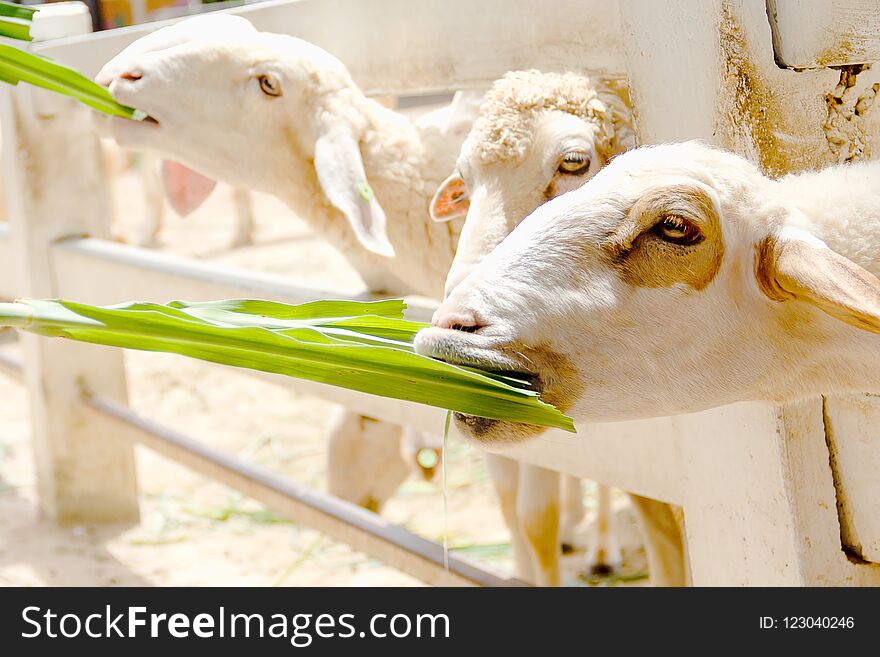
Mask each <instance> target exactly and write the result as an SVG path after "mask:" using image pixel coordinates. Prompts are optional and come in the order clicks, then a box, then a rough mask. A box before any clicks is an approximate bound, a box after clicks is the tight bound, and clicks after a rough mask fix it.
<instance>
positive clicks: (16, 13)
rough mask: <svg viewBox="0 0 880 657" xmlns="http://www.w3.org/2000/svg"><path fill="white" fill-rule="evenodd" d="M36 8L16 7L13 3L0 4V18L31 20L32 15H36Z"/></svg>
mask: <svg viewBox="0 0 880 657" xmlns="http://www.w3.org/2000/svg"><path fill="white" fill-rule="evenodd" d="M37 11H38V10H37V8H36V7H28V6H26V5H18V4H15V3H14V2H0V16H8V17H9V18H20V19H22V20H26V21H29V20H32V19H33V17H34V14H36V13H37Z"/></svg>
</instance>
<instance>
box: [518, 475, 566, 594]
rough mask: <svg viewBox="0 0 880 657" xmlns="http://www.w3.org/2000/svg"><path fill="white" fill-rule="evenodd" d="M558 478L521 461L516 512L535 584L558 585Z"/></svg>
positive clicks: (559, 580) (559, 579)
mask: <svg viewBox="0 0 880 657" xmlns="http://www.w3.org/2000/svg"><path fill="white" fill-rule="evenodd" d="M559 477H560V474H559V473H558V472H556V471H554V470H548V469H546V468H539V467H537V466H534V465H526V464H525V463H522V464H520V469H519V487H518V490H517V500H516V512H517V515H518V516H519V522H520V526H521V527H522V531H523V534H524V535H525V537H526V543H527V545H528V546H529V548H530V552H531V557H532V566H533V568H534V573H535V584H537V585H538V586H559V584H560V582H561V576H560V572H559V552H560V550H559Z"/></svg>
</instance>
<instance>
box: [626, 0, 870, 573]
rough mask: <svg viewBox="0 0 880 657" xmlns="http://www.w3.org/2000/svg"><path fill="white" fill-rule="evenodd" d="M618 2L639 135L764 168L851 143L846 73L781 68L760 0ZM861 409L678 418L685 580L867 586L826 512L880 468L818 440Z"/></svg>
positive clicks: (864, 528)
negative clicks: (689, 142)
mask: <svg viewBox="0 0 880 657" xmlns="http://www.w3.org/2000/svg"><path fill="white" fill-rule="evenodd" d="M621 12H622V15H621V18H622V23H623V33H624V42H625V44H626V50H627V57H628V61H629V66H628V73H629V81H630V86H631V92H632V96H633V101H634V104H635V107H636V110H637V130H638V134H639V137H640V139H641V141H642V143H662V142H668V141H679V140H683V139H695V138H696V139H703V140H706V141H707V142H709V143H713V144H715V145H718V146H723V147H725V148H727V149H729V150H733V151H735V152H737V153H739V154H741V155H743V156H744V157H746V158H748V159H750V160H751V161H752V162H754V163H755V164H756V165H758V166H759V167H760V168H761V169H762V170H763V171H764V173H766V174H767V175H771V176H779V175H782V174H785V173H788V172H792V171H799V170H802V169H807V168H817V167H821V166H824V165H827V164H831V163H836V162H837V161H839V157H840V153H843V154H847V153H849V152H850V149H841V148H840V147H839V144H840V138H839V136H837V135H836V134H834V135H832V134H828V132H827V131H828V130H829V125H830V124H831V121H830V120H829V111H831V110H830V109H829V105H828V100H827V99H828V98H829V96H830V94H832V93H843V92H840V91H839V89H840V81H841V79H842V77H841V76H842V75H844V74H845V73H846V72H842V71H839V70H831V69H817V70H810V71H804V72H800V71H794V70H787V69H783V68H780V67H779V66H777V64H776V61H775V59H774V47H773V42H772V34H771V27H770V22H769V19H768V16H767V7H766V3H765V2H764V0H708V1H707V0H679V2H676V3H675V4H674V6H673V5H669V4H668V3H664V4H662V5H661V4H660V3H642V2H638V0H622V1H621ZM855 76H858V81H857V82H856V80H855ZM878 79H880V78H878V77H877V73H876V72H875V71H870V70H865V71H861V72H858V73H852V82H853V83H854V85H850V87H853V92H852V94H851V97H847V98H841V99H840V100H841V105H843V104H845V102H846V103H851V104H854V103H855V102H856V100H857V98H858V94H859V93H861V92H862V91H864V90H867V89H870V88H872V87H871V85H872V84H874V83H876V82H877V80H878ZM850 87H846V89H849V88H850ZM860 90H861V91H860ZM844 101H845V102H844ZM837 105H838V104H837V103H834V104H832V107H831V109H834V108H835V107H837ZM851 114H852V113H851ZM856 114H858V113H856ZM837 118H839V119H840V120H839V121H836V122H835V123H834V125H835V126H837V127H838V129H839V130H840V132H841V133H844V132H847V130H849V132H848V133H847V134H850V136H851V139H853V140H862V142H863V145H866V146H865V147H866V148H868V147H872V146H873V147H874V148H876V147H877V144H876V140H877V135H878V134H880V132H878V129H877V125H878V124H877V118H876V115H871V116H870V117H867V118H865V117H859V121H864V125H862V124H861V123H858V122H857V124H853V125H844V124H845V122H846V120H849V119H846V117H845V116H841V117H837ZM868 119H870V121H871V123H869V122H868ZM841 126H842V127H841ZM835 140H836V141H835ZM867 412H868V411H867V410H866V409H864V408H851V409H850V408H844V407H842V406H841V405H840V404H839V403H835V402H833V401H832V403H831V406H830V412H829V413H828V414H826V413H825V408H824V406H823V402H822V400H821V399H818V398H815V399H811V400H807V401H803V402H800V403H798V404H786V405H783V406H779V407H775V408H773V407H768V406H763V405H755V404H751V405H749V404H740V405H735V406H731V407H723V408H720V409H714V411H713V412H712V413H702V414H697V415H693V416H682V417H680V418H674V420H673V421H674V422H675V425H676V426H677V427H678V428H679V431H680V432H681V435H682V436H683V439H682V442H681V450H682V454H681V458H682V461H683V465H684V467H683V470H684V472H685V479H686V481H685V486H684V488H685V491H684V500H683V504H684V508H685V516H686V521H687V533H688V544H689V549H690V554H691V564H692V566H693V579H694V583H695V584H716V585H717V584H727V585H731V584H740V585H742V584H763V585H768V584H777V585H795V584H806V585H816V584H837V585H841V584H853V583H861V584H865V583H869V584H872V585H876V583H877V582H878V581H880V567H878V566H873V565H869V564H865V563H862V562H859V561H858V560H853V559H852V558H851V555H850V556H848V555H847V554H845V552H844V546H843V544H842V540H841V524H840V519H839V516H838V513H837V512H836V509H835V506H836V502H835V497H836V496H837V497H841V496H842V499H843V500H844V501H845V502H853V503H855V502H856V501H857V500H847V498H846V496H845V492H846V491H845V490H843V489H844V488H850V489H851V490H853V491H856V490H859V491H865V490H868V486H867V484H866V483H865V482H866V481H873V479H875V478H876V477H873V478H872V479H870V480H869V479H868V472H867V470H866V468H864V467H861V468H854V467H852V463H853V462H854V461H856V460H857V459H858V458H859V456H858V455H860V454H862V453H864V452H865V450H864V449H862V450H861V451H860V450H859V449H856V448H855V447H854V448H853V449H851V450H848V451H843V450H840V453H839V455H838V456H839V458H837V459H832V465H833V466H835V467H836V468H837V470H838V472H836V473H835V472H832V466H831V465H829V449H828V445H827V444H826V441H829V440H832V439H840V438H843V437H842V436H834V435H829V434H828V433H827V432H826V426H825V424H826V421H827V420H834V421H835V422H834V423H835V425H836V427H837V431H836V432H835V433H840V434H844V433H846V434H848V435H847V436H846V438H845V440H846V441H847V442H848V443H853V442H854V441H859V440H860V439H861V442H860V443H859V444H863V443H865V444H866V443H868V442H869V439H870V438H871V433H872V431H873V429H872V428H871V424H872V423H871V422H870V421H869V417H868V416H867V415H866V413H867ZM874 412H875V413H877V415H874V416H873V417H877V416H880V412H878V411H876V410H875V411H874ZM853 413H854V414H856V417H855V419H857V420H860V421H858V422H857V421H854V418H853V415H852V414H853ZM841 442H842V441H841V440H838V444H840V443H841ZM874 442H875V443H876V436H874ZM853 453H855V454H856V456H855V457H854V456H853ZM835 461H836V462H835ZM841 465H845V466H848V467H846V468H841ZM841 472H843V473H844V474H846V475H847V477H848V478H847V479H846V480H844V479H843V478H842V477H841V474H840V473H841ZM871 474H872V475H873V473H871ZM835 479H837V480H836V481H835ZM841 482H843V484H841ZM853 482H856V483H857V486H856V484H854V483H853ZM861 497H862V498H865V497H866V496H865V495H864V494H862V495H861ZM861 501H862V502H863V503H867V504H869V505H870V504H871V502H870V501H868V500H865V499H862V500H861ZM850 507H853V508H852V509H850V511H851V515H852V516H853V517H854V518H855V520H856V521H858V523H857V526H856V523H855V522H854V523H853V527H854V528H853V529H852V530H851V531H849V534H850V535H852V534H855V533H856V531H861V532H863V533H864V532H871V531H873V530H874V529H875V528H876V523H866V522H865V521H864V520H863V519H862V518H863V516H864V511H865V509H864V507H861V508H855V507H854V506H853V505H850ZM850 507H847V508H850ZM845 510H846V509H845ZM844 529H845V530H846V529H847V527H844ZM844 533H845V534H846V533H847V532H846V531H845V532H844ZM868 538H871V537H870V536H868ZM866 556H867V553H866Z"/></svg>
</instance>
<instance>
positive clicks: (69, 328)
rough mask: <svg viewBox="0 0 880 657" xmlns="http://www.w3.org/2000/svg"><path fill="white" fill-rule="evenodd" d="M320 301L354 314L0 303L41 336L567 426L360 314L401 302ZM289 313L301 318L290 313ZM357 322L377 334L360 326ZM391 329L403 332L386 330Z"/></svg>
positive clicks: (514, 385) (249, 305)
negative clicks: (430, 355) (415, 347)
mask: <svg viewBox="0 0 880 657" xmlns="http://www.w3.org/2000/svg"><path fill="white" fill-rule="evenodd" d="M261 303H262V304H266V303H268V304H270V305H269V306H260V305H259V304H261ZM334 303H335V304H340V303H341V304H343V305H335V306H334V305H332V304H334ZM328 304H330V305H327V306H325V308H328V309H330V310H336V311H338V310H343V309H344V310H345V311H346V312H355V315H354V316H353V317H348V318H345V317H342V318H340V317H325V318H320V317H318V316H316V308H317V306H311V307H308V308H305V309H301V308H300V307H298V306H287V305H286V304H277V303H275V302H250V301H247V300H236V301H234V302H217V303H210V304H204V303H203V304H198V303H195V304H191V303H185V302H175V303H173V304H169V305H162V304H155V303H143V302H141V303H128V304H120V305H116V306H108V307H99V306H88V305H85V304H79V303H74V302H69V301H28V302H24V303H14V304H0V325H7V326H15V327H17V328H20V329H24V330H28V331H31V332H34V333H38V334H40V335H44V336H49V337H65V338H69V339H73V340H80V341H84V342H91V343H96V344H103V345H108V346H115V347H122V348H129V349H139V350H144V351H164V352H170V353H176V354H180V355H184V356H189V357H192V358H199V359H201V360H207V361H210V362H216V363H222V364H226V365H232V366H235V367H246V368H250V369H255V370H260V371H264V372H272V373H276V374H284V375H288V376H294V377H298V378H302V379H307V380H310V381H316V382H318V383H326V384H331V385H335V386H339V387H342V388H348V389H351V390H357V391H360V392H367V393H372V394H377V395H381V396H385V397H391V398H394V399H402V400H406V401H414V402H419V403H422V404H428V405H431V406H437V407H439V408H444V409H451V410H455V411H459V412H462V413H467V414H470V415H478V416H482V417H488V418H494V419H502V420H510V421H514V422H523V423H527V424H537V425H543V426H552V427H559V428H563V429H567V430H569V431H573V430H574V427H573V424H572V422H571V419H570V418H568V417H566V416H565V415H563V414H562V413H560V412H559V411H558V410H557V409H556V408H554V407H552V406H550V405H548V404H545V403H544V402H542V401H541V400H540V399H539V397H538V395H537V393H535V392H534V391H532V390H528V389H525V388H524V387H523V384H522V382H519V381H517V380H516V379H514V378H511V377H499V376H498V375H495V374H491V373H484V372H479V371H477V370H474V369H473V368H464V367H458V366H456V365H451V364H449V363H446V362H443V361H438V360H434V359H432V358H427V357H425V356H422V355H420V354H416V353H415V352H414V351H413V349H412V344H411V343H412V338H413V337H414V336H415V333H416V331H418V330H419V329H420V328H421V327H423V326H424V325H423V324H420V323H417V322H406V321H405V320H402V319H393V318H389V317H379V316H371V315H365V314H363V312H364V311H365V310H368V309H370V308H377V307H378V308H379V309H380V310H383V311H385V312H388V313H389V314H398V313H401V312H402V302H396V305H395V304H386V305H384V306H382V305H380V306H376V305H375V304H370V303H363V304H359V303H358V302H328ZM352 304H357V306H355V305H352ZM305 305H307V306H308V304H305ZM235 307H238V308H245V309H248V310H250V311H254V310H255V309H257V308H262V309H264V310H267V311H268V312H271V313H272V315H273V316H272V317H270V316H268V315H257V314H253V313H252V312H235V311H233V310H229V308H235ZM359 313H360V314H359ZM304 316H305V318H302V317H304ZM296 317H300V318H301V319H291V318H296ZM322 324H326V326H324V325H322ZM361 328H363V329H364V330H368V331H373V332H374V333H376V335H371V334H369V333H361V332H360V330H359V329H361ZM392 334H393V335H395V336H398V337H404V338H405V339H402V340H396V339H391V338H389V337H387V336H388V335H392Z"/></svg>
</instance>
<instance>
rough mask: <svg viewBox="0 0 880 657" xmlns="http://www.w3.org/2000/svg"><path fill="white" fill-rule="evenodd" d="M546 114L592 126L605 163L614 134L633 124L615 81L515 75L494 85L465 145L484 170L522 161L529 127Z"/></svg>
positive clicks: (561, 75) (622, 89) (531, 129)
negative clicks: (470, 145) (484, 165)
mask: <svg viewBox="0 0 880 657" xmlns="http://www.w3.org/2000/svg"><path fill="white" fill-rule="evenodd" d="M544 111H559V112H565V113H567V114H572V115H574V116H578V117H581V118H583V119H584V120H586V121H589V122H590V123H594V124H596V126H597V127H598V133H597V148H598V150H599V151H600V154H602V155H604V156H606V157H608V156H609V155H610V154H612V153H613V152H614V150H615V149H614V146H613V142H614V139H615V135H616V134H617V131H618V129H619V128H620V127H621V126H622V125H626V126H629V125H630V123H631V119H630V109H629V98H628V95H627V91H626V87H625V84H622V83H620V82H619V81H616V80H611V79H608V80H599V81H594V80H592V79H591V78H588V77H586V76H583V75H577V74H574V73H542V72H540V71H536V70H529V71H514V72H511V73H507V74H505V75H504V77H502V78H501V79H500V80H498V81H496V82H495V84H493V85H492V88H491V89H490V90H489V92H488V93H487V94H486V99H485V101H484V102H483V105H482V107H481V108H480V117H479V119H477V121H476V122H475V123H474V127H473V130H472V131H471V135H470V136H469V138H468V139H469V141H470V142H471V143H473V144H476V145H477V148H476V150H475V152H476V154H477V156H478V157H479V158H480V159H481V160H482V161H483V162H485V163H487V164H490V163H493V162H498V161H501V160H506V161H510V160H513V161H515V162H518V161H521V160H522V158H523V157H525V154H526V151H527V150H528V147H529V145H530V144H531V141H532V139H533V138H534V134H535V131H534V127H533V123H534V121H535V120H536V118H537V116H538V114H539V113H541V112H544Z"/></svg>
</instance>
